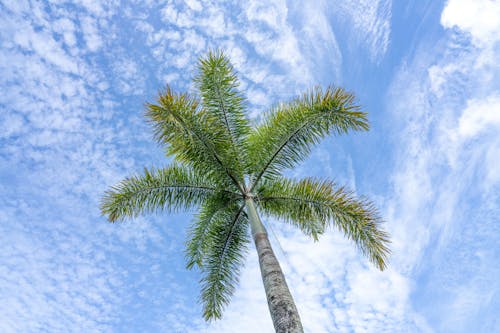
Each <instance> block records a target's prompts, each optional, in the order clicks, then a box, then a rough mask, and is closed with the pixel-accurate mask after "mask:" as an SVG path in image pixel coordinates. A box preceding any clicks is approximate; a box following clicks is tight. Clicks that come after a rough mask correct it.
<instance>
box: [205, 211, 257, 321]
mask: <svg viewBox="0 0 500 333" xmlns="http://www.w3.org/2000/svg"><path fill="white" fill-rule="evenodd" d="M243 209H244V204H242V205H241V206H238V205H236V204H233V205H232V207H231V209H227V210H226V209H225V210H224V214H221V216H219V217H218V218H217V219H216V220H215V221H214V223H211V224H210V226H209V232H208V235H207V238H206V239H205V242H207V247H206V248H207V253H206V255H205V258H204V260H203V263H202V274H203V278H202V279H201V285H202V286H201V301H202V303H203V317H204V318H205V319H206V320H213V319H219V318H221V317H222V311H223V309H224V307H225V306H226V305H227V304H229V301H230V298H231V296H232V294H233V293H234V290H235V287H236V285H237V283H238V279H239V273H240V268H241V266H242V264H243V260H244V256H245V252H246V248H247V245H248V243H249V236H248V220H247V216H246V213H245V212H244V210H243Z"/></svg>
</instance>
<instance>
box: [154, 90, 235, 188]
mask: <svg viewBox="0 0 500 333" xmlns="http://www.w3.org/2000/svg"><path fill="white" fill-rule="evenodd" d="M146 116H147V117H148V118H149V119H150V121H151V123H152V125H153V130H154V135H155V138H156V140H157V141H158V142H160V143H162V144H166V145H167V154H168V155H171V156H174V157H175V159H176V161H178V162H181V163H183V164H186V165H189V166H190V167H192V168H193V169H196V170H197V171H198V172H200V173H203V174H205V175H207V177H210V178H213V179H216V180H217V181H218V182H219V183H220V184H221V185H223V186H232V187H234V188H237V189H238V190H240V191H242V188H241V179H239V177H241V176H239V175H240V174H241V173H242V171H241V170H238V169H236V167H235V165H234V164H233V163H232V161H231V157H230V156H227V154H226V153H225V152H227V151H228V150H229V149H228V147H229V145H230V142H228V141H227V140H225V137H224V132H223V129H221V128H220V126H217V124H215V123H214V121H213V117H211V115H210V114H209V113H207V112H206V111H205V110H203V109H200V108H199V102H198V101H197V100H196V99H195V98H193V97H191V96H189V95H188V94H177V93H175V92H173V91H172V90H171V89H170V87H167V88H166V90H165V92H164V93H163V94H160V95H159V98H158V104H148V105H147V110H146Z"/></svg>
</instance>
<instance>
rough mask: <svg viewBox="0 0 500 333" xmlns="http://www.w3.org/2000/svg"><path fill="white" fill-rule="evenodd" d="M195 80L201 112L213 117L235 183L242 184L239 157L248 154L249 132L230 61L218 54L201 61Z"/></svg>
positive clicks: (242, 167) (236, 80) (237, 83)
mask: <svg viewBox="0 0 500 333" xmlns="http://www.w3.org/2000/svg"><path fill="white" fill-rule="evenodd" d="M198 72H199V73H198V76H197V77H196V78H195V83H196V84H197V87H198V90H199V91H200V94H201V98H202V101H203V108H204V109H205V110H207V111H208V113H209V114H211V115H213V116H215V117H214V118H215V124H216V126H218V127H219V128H222V129H223V131H221V133H220V134H219V135H221V136H223V137H224V139H225V141H226V142H230V143H231V145H230V148H229V151H227V152H226V153H227V155H228V156H229V158H230V159H231V160H230V161H231V163H232V164H233V165H234V168H235V169H236V170H238V172H239V173H238V175H237V176H238V180H239V181H243V176H244V174H243V172H244V166H243V164H242V163H243V161H244V160H245V159H243V161H242V160H241V157H242V156H243V155H244V154H246V153H247V150H248V149H247V147H246V143H247V141H246V140H245V138H246V136H247V135H248V133H249V132H250V126H249V121H248V119H247V118H246V115H245V113H244V107H243V104H244V97H243V95H242V94H241V93H240V92H239V91H238V89H237V88H238V86H239V82H238V77H237V76H236V73H235V71H234V69H233V66H232V65H231V64H230V62H229V59H228V58H227V57H226V56H225V55H224V54H223V53H222V52H220V51H216V52H214V53H209V55H208V56H207V57H206V58H205V59H203V58H201V59H200V62H199V66H198Z"/></svg>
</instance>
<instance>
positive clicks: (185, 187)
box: [101, 165, 230, 222]
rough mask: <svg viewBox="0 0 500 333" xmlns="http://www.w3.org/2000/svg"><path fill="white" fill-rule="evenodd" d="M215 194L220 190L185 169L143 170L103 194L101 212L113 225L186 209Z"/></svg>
mask: <svg viewBox="0 0 500 333" xmlns="http://www.w3.org/2000/svg"><path fill="white" fill-rule="evenodd" d="M218 192H221V189H219V188H218V187H216V186H215V185H214V183H213V182H211V181H209V180H207V179H206V178H205V177H203V176H201V175H200V174H199V173H196V172H194V171H193V170H192V169H190V168H187V167H183V166H180V165H171V166H169V167H167V168H165V169H150V170H148V169H144V174H142V175H136V176H132V177H129V178H126V179H125V180H123V181H121V182H120V183H118V184H117V185H115V186H113V187H111V189H110V190H108V191H106V192H105V194H104V196H103V198H102V201H101V212H102V213H103V214H104V215H107V216H108V219H109V220H110V221H112V222H114V221H116V220H120V219H123V218H125V217H136V216H138V215H139V214H141V213H145V212H153V211H157V210H162V209H165V208H166V209H169V210H178V209H187V208H190V207H193V206H195V205H198V204H200V203H202V202H203V201H204V200H206V199H207V198H208V197H210V196H211V195H213V194H214V193H218ZM229 193H230V192H229V191H227V194H229Z"/></svg>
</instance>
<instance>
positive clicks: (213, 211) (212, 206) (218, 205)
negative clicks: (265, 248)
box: [186, 192, 242, 269]
mask: <svg viewBox="0 0 500 333" xmlns="http://www.w3.org/2000/svg"><path fill="white" fill-rule="evenodd" d="M240 201H242V200H240ZM234 204H235V198H234V197H231V196H230V195H228V194H227V193H223V192H222V193H217V194H215V195H213V196H212V197H210V198H209V199H207V200H205V202H204V203H203V204H202V206H201V208H200V212H199V213H198V214H197V215H196V217H195V220H194V221H193V223H192V224H191V226H190V228H189V230H188V237H187V238H188V241H187V242H186V259H187V265H186V267H187V268H188V269H191V268H193V267H194V266H195V265H196V266H198V267H199V268H201V266H202V262H203V258H204V257H205V255H206V253H207V248H208V242H207V241H206V240H207V238H208V235H209V233H210V228H211V226H212V224H213V223H217V221H218V220H220V219H224V218H226V217H227V213H228V211H229V212H231V210H232V209H234Z"/></svg>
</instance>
